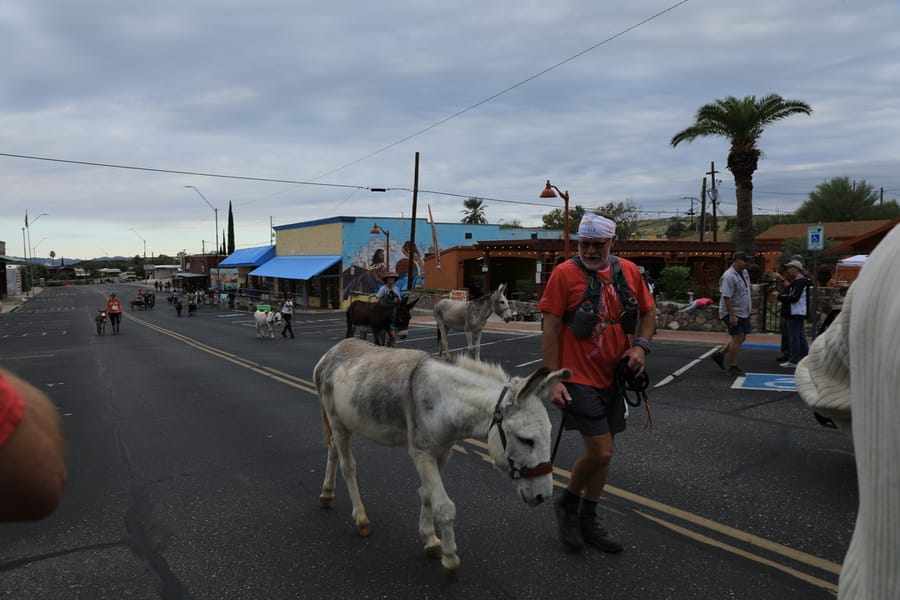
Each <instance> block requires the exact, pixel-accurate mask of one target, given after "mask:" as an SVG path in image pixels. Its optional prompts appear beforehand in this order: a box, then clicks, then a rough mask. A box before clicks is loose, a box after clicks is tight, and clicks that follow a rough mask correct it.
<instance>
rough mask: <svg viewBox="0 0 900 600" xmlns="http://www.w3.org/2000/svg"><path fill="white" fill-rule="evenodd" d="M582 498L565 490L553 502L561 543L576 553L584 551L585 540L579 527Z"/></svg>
mask: <svg viewBox="0 0 900 600" xmlns="http://www.w3.org/2000/svg"><path fill="white" fill-rule="evenodd" d="M580 501H581V498H579V497H578V496H576V495H575V494H572V493H570V492H569V491H568V490H563V493H562V496H560V497H559V498H558V499H556V501H554V502H553V512H554V513H555V514H556V523H557V525H558V526H559V541H561V542H562V543H563V545H564V546H566V548H568V549H570V550H573V551H575V552H581V550H582V549H584V540H583V539H582V538H581V530H580V528H579V527H578V505H579V503H580Z"/></svg>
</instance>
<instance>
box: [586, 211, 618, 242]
mask: <svg viewBox="0 0 900 600" xmlns="http://www.w3.org/2000/svg"><path fill="white" fill-rule="evenodd" d="M578 237H579V238H581V239H587V240H608V239H610V238H614V237H616V224H615V222H614V221H613V220H612V219H607V218H606V217H602V216H600V215H596V214H594V213H584V216H583V217H581V223H580V224H579V225H578Z"/></svg>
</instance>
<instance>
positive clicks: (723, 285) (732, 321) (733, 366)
mask: <svg viewBox="0 0 900 600" xmlns="http://www.w3.org/2000/svg"><path fill="white" fill-rule="evenodd" d="M750 259H751V257H750V255H749V254H747V253H746V252H744V251H742V250H738V251H737V252H735V253H734V256H733V257H732V261H731V266H730V267H728V269H726V270H725V272H724V273H722V277H721V279H719V292H720V293H721V294H722V298H721V300H719V318H721V319H722V322H723V323H724V324H725V328H726V329H727V330H728V335H729V336H730V338H729V340H728V341H727V342H725V344H723V345H722V347H720V348H719V349H718V350H716V351H715V352H713V354H712V357H711V358H712V359H713V361H714V362H715V363H716V364H717V365H718V366H719V368H720V369H724V368H725V357H726V356H727V357H728V374H729V375H731V376H732V377H743V376H744V375H746V373H744V370H743V369H741V368H740V367H739V366H738V355H739V354H740V352H741V344H743V343H744V340H745V339H746V338H747V334H748V333H750V331H751V327H750V309H751V304H752V301H751V299H750V275H749V274H748V273H747V265H748V264H750Z"/></svg>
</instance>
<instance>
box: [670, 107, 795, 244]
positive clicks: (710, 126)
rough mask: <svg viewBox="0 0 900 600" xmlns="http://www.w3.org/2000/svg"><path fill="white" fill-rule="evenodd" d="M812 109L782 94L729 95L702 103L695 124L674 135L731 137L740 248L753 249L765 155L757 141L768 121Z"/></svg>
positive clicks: (677, 137) (676, 139)
mask: <svg viewBox="0 0 900 600" xmlns="http://www.w3.org/2000/svg"><path fill="white" fill-rule="evenodd" d="M811 112H812V108H810V106H809V104H807V103H806V102H803V101H801V100H785V99H784V98H782V97H781V96H779V95H778V94H769V95H768V96H765V97H763V98H759V99H757V98H756V96H747V97H745V98H735V97H734V96H728V97H727V98H725V99H724V100H716V101H715V102H714V103H712V104H706V105H704V106H701V107H700V108H699V110H697V114H696V116H695V121H694V124H693V125H691V126H690V127H688V128H687V129H685V130H684V131H680V132H678V133H676V134H675V135H674V136H673V137H672V146H677V145H678V144H680V143H681V142H685V141H687V142H691V141H693V140H694V139H695V138H698V137H706V136H711V135H712V136H721V137H724V138H728V139H729V140H731V149H730V150H729V151H728V170H729V171H731V173H732V175H734V187H735V196H736V199H737V218H736V219H735V221H736V223H735V237H734V243H735V246H736V248H737V249H738V250H743V251H745V252H751V253H752V252H753V237H754V235H753V172H754V171H756V168H757V164H758V162H759V157H760V156H761V155H762V151H761V150H760V149H759V148H758V147H757V145H756V142H757V141H758V140H759V138H760V136H761V135H762V132H763V130H764V129H765V128H766V126H767V125H769V124H771V123H774V122H775V121H780V120H781V119H784V118H786V117H789V116H791V115H793V114H797V113H804V114H807V115H808V114H810V113H811Z"/></svg>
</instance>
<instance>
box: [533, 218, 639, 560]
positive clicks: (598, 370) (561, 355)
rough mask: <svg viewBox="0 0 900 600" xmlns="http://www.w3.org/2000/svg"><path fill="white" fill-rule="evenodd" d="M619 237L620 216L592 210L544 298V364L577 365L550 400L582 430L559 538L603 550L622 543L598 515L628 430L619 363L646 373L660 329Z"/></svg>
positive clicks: (561, 504)
mask: <svg viewBox="0 0 900 600" xmlns="http://www.w3.org/2000/svg"><path fill="white" fill-rule="evenodd" d="M615 240H616V224H615V222H613V221H612V220H611V219H609V218H607V217H605V216H602V215H598V214H593V213H586V214H585V215H584V217H583V218H582V219H581V223H580V225H579V227H578V257H576V258H573V259H570V260H567V261H565V262H563V263H562V264H560V265H557V266H556V268H554V269H553V271H552V272H551V273H550V279H549V281H548V282H547V287H546V289H545V291H544V295H543V297H542V298H541V300H540V302H539V303H538V310H540V311H541V312H542V313H543V317H544V323H543V337H542V339H541V349H542V352H543V358H544V366H546V367H547V368H549V369H550V370H551V371H555V370H556V369H561V368H568V369H571V370H572V377H570V378H569V379H568V380H566V381H565V382H557V383H555V384H553V386H552V387H551V388H550V401H551V402H552V403H553V404H554V405H556V406H558V407H560V408H563V409H565V413H564V414H565V417H564V419H563V424H562V425H561V427H564V428H565V429H575V430H577V431H578V432H579V433H580V434H581V436H582V439H583V440H584V451H583V452H582V454H581V456H579V457H578V459H577V460H576V461H575V464H574V466H573V467H572V475H571V477H570V478H569V483H568V485H567V486H566V489H565V490H563V492H562V494H561V495H559V496H557V499H556V501H555V503H554V504H555V505H554V512H555V514H556V518H557V521H558V525H559V535H560V540H561V541H562V543H563V544H564V545H565V546H567V547H568V548H570V549H571V550H576V551H579V550H582V549H583V548H584V546H585V544H587V545H590V546H594V547H595V548H598V549H600V550H603V551H605V552H621V551H622V549H623V545H622V543H621V542H620V541H619V540H617V539H616V538H614V537H613V536H611V535H610V534H609V532H608V531H607V530H606V528H605V527H604V526H603V525H602V523H601V521H600V517H599V515H598V514H597V503H598V502H599V501H600V496H601V494H602V492H603V488H604V486H605V485H606V479H607V476H608V474H609V467H610V462H611V461H612V456H613V448H614V438H615V435H616V434H618V433H620V432H622V431H624V430H625V400H624V398H623V394H624V390H622V389H621V387H620V386H619V385H618V384H617V382H616V370H617V368H618V365H619V364H620V363H621V361H626V364H627V367H626V368H627V370H628V371H629V372H631V373H633V374H634V375H640V374H641V373H642V372H643V370H644V364H645V359H646V358H647V355H648V354H649V353H650V339H652V337H653V332H654V331H655V329H656V311H655V310H654V303H653V296H651V295H650V290H649V289H648V288H647V285H646V284H645V283H644V280H643V278H642V277H641V273H640V271H638V268H637V265H635V264H634V263H633V262H631V261H629V260H625V259H619V258H617V257H615V256H612V255H611V254H610V251H611V250H612V248H613V245H614V244H615ZM588 274H590V275H588ZM589 277H590V279H591V280H592V281H591V282H590V283H591V285H590V286H588V283H589V281H588V278H589ZM598 287H599V295H594V294H591V295H590V299H589V295H588V293H587V292H588V290H589V289H591V290H597V288H598ZM626 287H627V294H628V296H627V297H626V300H623V299H622V298H623V297H625V294H626V290H625V288H626ZM620 293H621V296H620ZM628 300H630V302H627V301H628ZM624 304H628V305H629V306H625V305H624ZM626 308H628V309H629V310H627V311H626V310H625V309H626ZM626 313H627V314H628V315H630V317H629V318H626Z"/></svg>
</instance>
